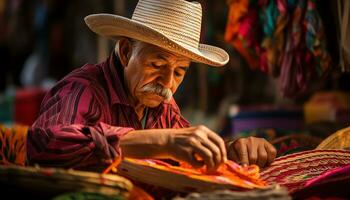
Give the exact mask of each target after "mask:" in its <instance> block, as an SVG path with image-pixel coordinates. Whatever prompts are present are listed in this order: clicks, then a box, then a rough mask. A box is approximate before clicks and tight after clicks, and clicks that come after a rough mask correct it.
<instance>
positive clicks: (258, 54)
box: [225, 0, 331, 97]
mask: <svg viewBox="0 0 350 200" xmlns="http://www.w3.org/2000/svg"><path fill="white" fill-rule="evenodd" d="M228 4H229V15H228V22H227V26H226V32H225V40H226V41H227V42H229V43H230V44H232V45H233V46H234V47H235V49H236V50H237V51H238V52H239V53H240V54H241V55H242V57H243V58H244V59H245V60H246V61H247V63H248V65H249V66H250V67H251V68H252V69H259V70H261V71H263V72H265V73H267V74H270V75H272V76H274V77H279V79H280V88H281V91H282V93H283V95H284V96H286V97H295V96H299V95H302V94H303V93H304V92H306V91H307V90H308V89H309V88H308V86H310V83H311V82H313V81H314V80H317V79H320V78H323V77H324V76H325V75H326V74H327V72H328V71H329V69H330V66H331V59H330V56H329V54H328V52H327V50H326V40H325V33H324V28H323V25H322V21H321V18H320V16H319V14H318V12H317V9H316V0H250V1H249V0H230V1H228Z"/></svg>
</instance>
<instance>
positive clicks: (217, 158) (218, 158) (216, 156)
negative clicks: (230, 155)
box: [202, 140, 223, 168]
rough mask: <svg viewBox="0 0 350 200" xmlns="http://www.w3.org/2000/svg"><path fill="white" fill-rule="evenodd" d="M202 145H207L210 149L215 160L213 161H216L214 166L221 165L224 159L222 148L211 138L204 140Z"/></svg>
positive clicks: (212, 158)
mask: <svg viewBox="0 0 350 200" xmlns="http://www.w3.org/2000/svg"><path fill="white" fill-rule="evenodd" d="M202 145H203V146H204V147H206V149H208V150H209V152H210V156H211V160H213V162H214V166H213V168H217V167H219V165H220V164H221V163H222V161H223V160H222V155H221V152H220V149H219V148H218V147H217V146H216V145H215V144H214V143H213V142H211V141H210V140H204V141H202ZM203 159H204V158H203Z"/></svg>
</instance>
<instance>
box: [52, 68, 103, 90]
mask: <svg viewBox="0 0 350 200" xmlns="http://www.w3.org/2000/svg"><path fill="white" fill-rule="evenodd" d="M102 80H103V72H102V69H101V65H99V64H85V65H83V66H82V67H80V68H77V69H75V70H73V71H72V72H70V73H69V74H68V75H66V76H65V77H63V78H62V79H61V80H59V81H58V82H57V83H56V84H55V85H54V87H52V88H51V89H50V91H49V95H55V94H56V93H58V92H61V91H62V90H65V91H66V92H69V91H70V90H74V89H75V87H85V88H88V87H91V86H93V87H94V88H96V87H98V86H99V85H101V81H102Z"/></svg>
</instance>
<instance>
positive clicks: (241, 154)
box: [234, 139, 249, 164]
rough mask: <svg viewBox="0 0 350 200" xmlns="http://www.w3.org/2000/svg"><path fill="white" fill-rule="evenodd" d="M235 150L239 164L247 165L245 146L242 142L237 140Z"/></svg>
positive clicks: (247, 158)
mask: <svg viewBox="0 0 350 200" xmlns="http://www.w3.org/2000/svg"><path fill="white" fill-rule="evenodd" d="M234 147H235V150H236V152H237V154H238V159H239V161H240V164H249V157H248V149H247V144H246V142H245V141H244V140H241V139H239V140H237V141H236V142H235V143H234Z"/></svg>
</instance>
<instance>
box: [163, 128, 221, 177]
mask: <svg viewBox="0 0 350 200" xmlns="http://www.w3.org/2000/svg"><path fill="white" fill-rule="evenodd" d="M167 149H168V153H169V154H170V155H171V156H173V157H174V158H176V159H180V160H183V161H186V162H188V163H189V164H191V165H192V166H193V167H202V166H203V165H204V164H205V165H206V166H207V169H208V170H209V171H212V170H215V169H216V168H218V167H219V165H220V164H221V163H223V162H226V160H227V153H226V147H225V143H224V141H223V140H222V138H221V137H220V136H218V135H217V134H216V133H214V132H213V131H211V130H210V129H208V128H207V127H205V126H202V125H200V126H196V127H190V128H185V129H176V131H174V132H173V133H171V134H170V135H169V141H168V145H167Z"/></svg>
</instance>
